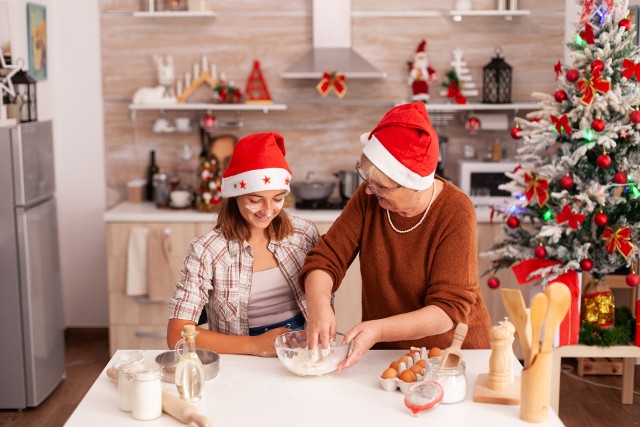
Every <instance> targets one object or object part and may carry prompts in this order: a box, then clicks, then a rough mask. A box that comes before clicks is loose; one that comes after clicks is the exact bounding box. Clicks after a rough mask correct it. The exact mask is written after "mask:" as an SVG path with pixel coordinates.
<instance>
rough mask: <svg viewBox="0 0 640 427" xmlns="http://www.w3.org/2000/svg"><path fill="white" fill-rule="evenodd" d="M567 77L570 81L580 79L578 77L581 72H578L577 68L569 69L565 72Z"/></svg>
mask: <svg viewBox="0 0 640 427" xmlns="http://www.w3.org/2000/svg"><path fill="white" fill-rule="evenodd" d="M565 77H566V78H567V80H569V81H570V82H575V81H576V80H578V77H580V73H578V71H577V70H576V69H574V68H572V69H570V70H569V71H567V73H566V74H565Z"/></svg>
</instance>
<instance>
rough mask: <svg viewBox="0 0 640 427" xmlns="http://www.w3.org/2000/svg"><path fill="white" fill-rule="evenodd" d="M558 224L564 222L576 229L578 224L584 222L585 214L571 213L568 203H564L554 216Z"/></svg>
mask: <svg viewBox="0 0 640 427" xmlns="http://www.w3.org/2000/svg"><path fill="white" fill-rule="evenodd" d="M556 218H557V220H558V224H562V223H564V222H566V223H568V224H569V227H571V228H573V229H574V230H577V229H578V227H579V226H580V224H582V223H583V222H584V219H585V216H584V215H583V214H577V213H573V211H572V210H571V208H570V207H569V205H564V206H563V208H562V211H561V212H558V215H557V216H556Z"/></svg>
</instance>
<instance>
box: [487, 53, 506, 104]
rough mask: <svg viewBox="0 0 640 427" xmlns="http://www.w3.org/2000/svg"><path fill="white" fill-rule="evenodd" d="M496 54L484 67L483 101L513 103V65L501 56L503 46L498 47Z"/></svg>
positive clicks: (488, 102)
mask: <svg viewBox="0 0 640 427" xmlns="http://www.w3.org/2000/svg"><path fill="white" fill-rule="evenodd" d="M495 52H496V56H494V57H493V58H491V62H489V63H488V64H487V65H485V66H484V67H483V68H482V83H483V84H482V102H484V103H486V104H509V103H511V86H512V78H513V77H512V73H513V69H512V68H511V65H509V64H507V63H506V62H505V60H504V58H502V57H501V56H500V54H501V53H502V48H501V47H499V46H498V47H496V50H495Z"/></svg>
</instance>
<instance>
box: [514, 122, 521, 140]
mask: <svg viewBox="0 0 640 427" xmlns="http://www.w3.org/2000/svg"><path fill="white" fill-rule="evenodd" d="M521 131H522V129H520V126H518V125H517V124H516V127H514V128H513V129H511V138H513V139H520V138H522V137H521V136H520V132H521Z"/></svg>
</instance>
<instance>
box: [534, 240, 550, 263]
mask: <svg viewBox="0 0 640 427" xmlns="http://www.w3.org/2000/svg"><path fill="white" fill-rule="evenodd" d="M533 254H534V255H535V256H536V258H538V259H545V258H546V257H547V250H546V249H545V247H544V246H542V243H540V245H539V246H538V247H537V248H535V250H534V251H533Z"/></svg>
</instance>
